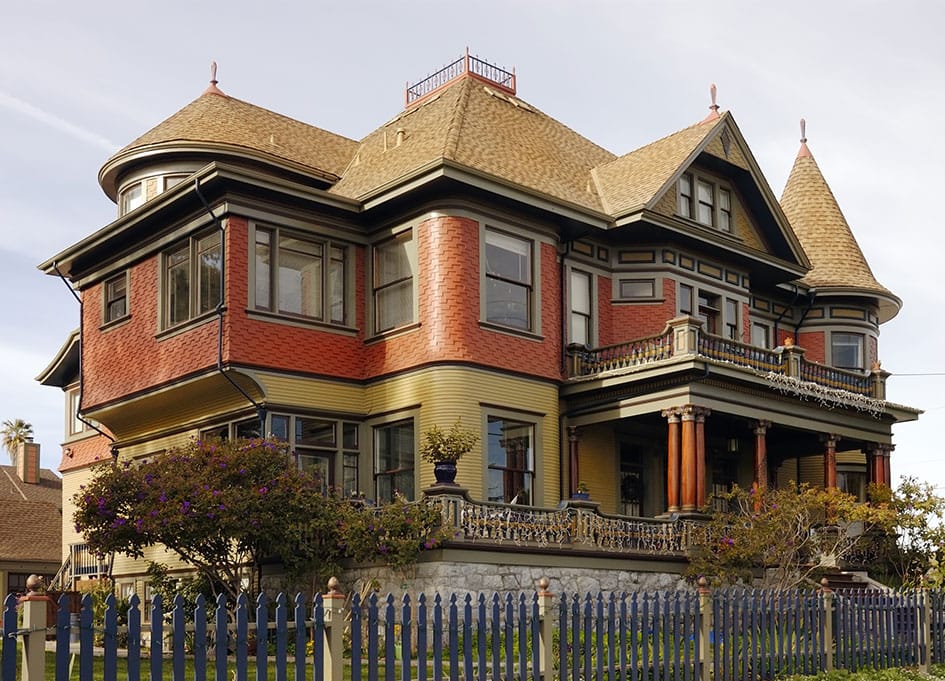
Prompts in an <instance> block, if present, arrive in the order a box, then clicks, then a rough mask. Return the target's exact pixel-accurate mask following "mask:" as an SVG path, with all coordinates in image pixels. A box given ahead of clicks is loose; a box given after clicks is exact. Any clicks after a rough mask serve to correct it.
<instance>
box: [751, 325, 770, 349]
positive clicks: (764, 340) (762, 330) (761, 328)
mask: <svg viewBox="0 0 945 681" xmlns="http://www.w3.org/2000/svg"><path fill="white" fill-rule="evenodd" d="M751 344H752V345H754V346H755V347H758V348H770V347H771V336H770V330H769V329H768V327H767V326H765V325H764V324H758V323H757V322H756V323H754V324H752V326H751Z"/></svg>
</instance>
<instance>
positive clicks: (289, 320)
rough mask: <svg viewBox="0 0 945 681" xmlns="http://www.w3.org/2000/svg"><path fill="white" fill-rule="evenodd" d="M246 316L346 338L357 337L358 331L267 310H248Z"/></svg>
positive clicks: (350, 327) (339, 325)
mask: <svg viewBox="0 0 945 681" xmlns="http://www.w3.org/2000/svg"><path fill="white" fill-rule="evenodd" d="M246 316H247V317H248V318H250V319H255V320H258V321H261V322H272V323H274V324H285V325H286V326H296V327H299V328H302V329H313V330H316V331H329V332H331V333H339V334H342V335H345V336H355V335H357V333H358V330H357V329H356V328H354V327H352V326H345V325H344V324H332V323H331V322H323V321H321V320H318V319H311V318H308V317H296V316H294V315H286V314H280V313H278V312H267V311H265V310H253V309H247V310H246Z"/></svg>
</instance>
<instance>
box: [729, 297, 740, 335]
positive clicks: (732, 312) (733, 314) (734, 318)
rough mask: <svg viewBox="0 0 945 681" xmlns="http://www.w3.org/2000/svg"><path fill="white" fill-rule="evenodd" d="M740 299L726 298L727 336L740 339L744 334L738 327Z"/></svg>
mask: <svg viewBox="0 0 945 681" xmlns="http://www.w3.org/2000/svg"><path fill="white" fill-rule="evenodd" d="M738 307H739V306H738V301H737V300H733V299H732V298H726V299H725V337H726V338H729V339H731V340H736V341H740V340H741V336H742V334H741V333H740V332H739V328H738Z"/></svg>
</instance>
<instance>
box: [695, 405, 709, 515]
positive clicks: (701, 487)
mask: <svg viewBox="0 0 945 681" xmlns="http://www.w3.org/2000/svg"><path fill="white" fill-rule="evenodd" d="M711 413H712V410H711V409H708V408H707V407H700V408H698V409H696V508H697V509H699V510H700V511H701V510H702V509H703V508H705V417H706V416H708V415H709V414H711Z"/></svg>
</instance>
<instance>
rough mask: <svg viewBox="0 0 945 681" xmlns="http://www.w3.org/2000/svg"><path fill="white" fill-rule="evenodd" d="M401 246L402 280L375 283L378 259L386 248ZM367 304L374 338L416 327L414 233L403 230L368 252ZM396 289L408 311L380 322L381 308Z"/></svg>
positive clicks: (376, 281) (377, 275)
mask: <svg viewBox="0 0 945 681" xmlns="http://www.w3.org/2000/svg"><path fill="white" fill-rule="evenodd" d="M397 244H401V245H402V247H403V256H404V258H405V259H406V264H407V267H408V268H409V270H410V271H409V273H408V274H406V275H405V276H401V277H397V278H393V279H390V280H384V281H381V280H380V279H379V277H380V275H381V272H382V269H383V268H382V267H381V266H380V264H379V257H380V256H381V255H382V253H383V251H384V249H385V248H387V247H392V246H396V245H397ZM370 283H371V300H372V301H373V305H372V307H373V310H372V312H373V315H372V317H373V320H372V323H371V328H372V329H373V330H374V333H375V334H382V333H389V332H391V331H396V330H398V329H401V328H403V327H406V326H410V325H412V324H416V322H417V239H416V234H415V233H414V230H413V229H412V228H411V229H406V230H403V231H401V232H398V233H396V234H394V235H393V236H392V237H390V238H389V239H385V240H384V241H381V242H379V243H377V244H375V245H374V246H373V248H372V249H371V280H370ZM397 289H402V290H403V291H404V292H402V293H401V294H400V295H401V296H402V298H403V299H404V301H405V304H406V305H407V306H409V309H406V310H403V312H404V314H403V315H401V316H400V317H399V318H396V319H394V320H392V321H391V322H390V323H387V322H382V314H383V313H384V310H385V309H386V308H385V302H384V301H385V299H386V296H388V295H390V294H392V293H395V292H396V290H397Z"/></svg>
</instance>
